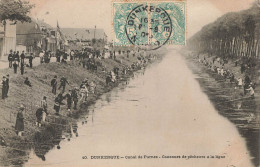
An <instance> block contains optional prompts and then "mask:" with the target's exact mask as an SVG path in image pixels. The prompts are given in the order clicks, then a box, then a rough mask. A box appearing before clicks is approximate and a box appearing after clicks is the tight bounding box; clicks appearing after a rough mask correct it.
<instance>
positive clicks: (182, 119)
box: [25, 50, 253, 167]
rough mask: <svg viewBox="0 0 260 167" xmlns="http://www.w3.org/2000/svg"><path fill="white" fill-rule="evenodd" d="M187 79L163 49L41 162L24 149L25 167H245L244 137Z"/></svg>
mask: <svg viewBox="0 0 260 167" xmlns="http://www.w3.org/2000/svg"><path fill="white" fill-rule="evenodd" d="M195 78H196V76H195V75H193V74H192V72H191V71H190V70H189V69H188V67H187V65H186V64H185V60H184V59H183V58H182V57H181V56H180V55H179V54H178V53H177V52H176V51H175V50H169V52H168V54H167V55H166V57H165V58H164V59H163V60H162V61H161V62H160V63H158V64H154V65H152V66H150V67H148V68H147V69H146V70H145V71H140V72H138V73H136V74H135V76H134V77H133V78H131V79H130V80H129V83H128V84H124V85H121V86H119V87H118V88H115V89H114V90H112V91H111V92H109V93H106V94H104V95H103V96H101V98H100V99H99V100H98V101H97V102H96V103H95V104H94V105H93V106H91V107H90V108H89V109H88V110H89V112H88V114H87V115H85V116H84V117H83V118H81V119H80V120H79V121H78V122H77V124H76V125H74V126H73V127H71V128H72V129H73V130H72V131H73V133H72V135H70V139H69V140H68V139H64V140H63V141H61V142H60V144H59V147H60V148H59V147H55V148H54V149H52V150H50V151H49V152H47V153H46V154H45V156H44V157H41V158H39V156H36V154H35V153H34V151H33V150H32V152H31V153H30V158H29V161H28V162H27V163H26V164H25V166H50V167H52V166H53V167H54V166H55V167H58V166H60V167H72V166H77V167H81V166H82V167H83V166H91V167H95V166H106V167H110V166H111V167H117V166H118V167H122V166H124V167H127V166H129V167H132V166H140V167H145V166H149V167H152V166H155V167H158V166H164V167H166V166H170V167H172V166H179V167H191V166H192V167H202V166H203V167H204V166H205V167H206V166H207V167H208V166H211V167H220V166H223V167H231V166H236V167H250V166H253V165H252V163H251V160H250V159H251V157H250V154H249V152H248V150H247V148H246V143H245V140H244V138H243V137H241V136H240V135H239V132H238V130H237V129H236V127H235V125H233V124H232V123H231V122H229V121H228V119H227V118H225V117H223V116H221V115H219V114H218V112H217V111H216V110H215V109H214V107H213V105H212V104H211V102H210V101H209V99H208V97H207V96H206V94H204V93H203V92H202V91H201V89H200V86H199V84H198V82H197V81H196V79H195ZM65 138H66V135H65ZM98 156H119V157H120V158H119V159H96V158H98ZM169 156H170V158H169ZM185 156H186V158H185ZM166 157H168V158H166ZM188 157H189V158H188ZM91 158H93V159H91ZM128 158H132V159H128Z"/></svg>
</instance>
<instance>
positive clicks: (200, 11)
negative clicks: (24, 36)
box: [30, 0, 255, 39]
mask: <svg viewBox="0 0 260 167" xmlns="http://www.w3.org/2000/svg"><path fill="white" fill-rule="evenodd" d="M30 1H31V3H33V4H35V8H34V9H33V10H32V12H31V15H32V17H34V18H39V19H44V21H45V22H46V23H48V24H50V25H51V26H56V25H57V20H58V21H59V25H60V27H64V28H65V27H71V28H94V27H95V25H96V26H97V28H102V29H104V30H105V32H106V34H107V35H108V37H109V39H111V36H112V35H111V33H112V32H111V1H110V0H30ZM254 1H255V0H187V36H188V37H190V36H192V35H193V34H194V33H196V32H197V31H199V30H200V29H201V28H202V26H204V25H206V24H208V23H210V22H213V21H214V20H215V19H217V18H218V17H220V16H221V15H223V14H225V13H227V12H231V11H240V10H243V9H247V8H249V7H250V6H251V5H252V3H253V2H254Z"/></svg>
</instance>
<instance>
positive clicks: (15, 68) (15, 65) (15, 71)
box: [13, 61, 18, 74]
mask: <svg viewBox="0 0 260 167" xmlns="http://www.w3.org/2000/svg"><path fill="white" fill-rule="evenodd" d="M13 66H14V73H15V74H17V67H18V65H17V63H16V61H14V64H13Z"/></svg>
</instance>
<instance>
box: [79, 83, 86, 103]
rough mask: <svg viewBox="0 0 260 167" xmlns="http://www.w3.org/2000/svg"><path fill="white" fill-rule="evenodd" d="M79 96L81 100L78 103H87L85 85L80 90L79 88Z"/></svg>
mask: <svg viewBox="0 0 260 167" xmlns="http://www.w3.org/2000/svg"><path fill="white" fill-rule="evenodd" d="M80 95H81V98H80V100H79V101H82V100H83V101H87V97H88V89H87V87H86V85H83V86H82V87H81V88H80Z"/></svg>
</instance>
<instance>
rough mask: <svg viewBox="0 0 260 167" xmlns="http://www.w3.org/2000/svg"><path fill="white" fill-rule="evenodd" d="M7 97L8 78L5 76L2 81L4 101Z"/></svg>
mask: <svg viewBox="0 0 260 167" xmlns="http://www.w3.org/2000/svg"><path fill="white" fill-rule="evenodd" d="M5 97H6V77H5V76H3V80H2V99H5Z"/></svg>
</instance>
